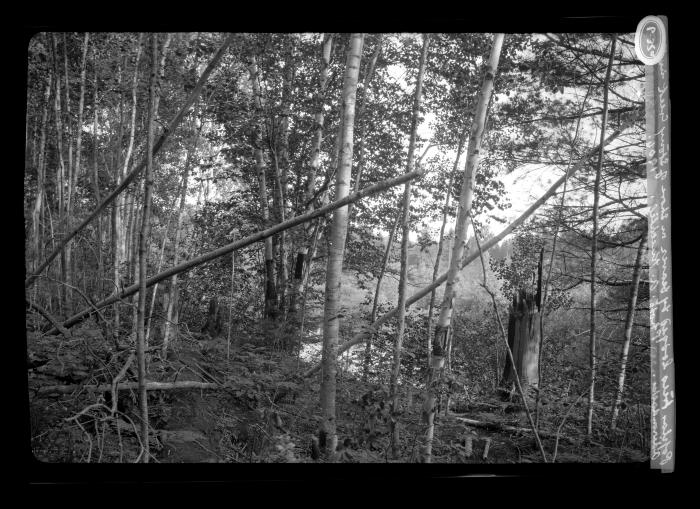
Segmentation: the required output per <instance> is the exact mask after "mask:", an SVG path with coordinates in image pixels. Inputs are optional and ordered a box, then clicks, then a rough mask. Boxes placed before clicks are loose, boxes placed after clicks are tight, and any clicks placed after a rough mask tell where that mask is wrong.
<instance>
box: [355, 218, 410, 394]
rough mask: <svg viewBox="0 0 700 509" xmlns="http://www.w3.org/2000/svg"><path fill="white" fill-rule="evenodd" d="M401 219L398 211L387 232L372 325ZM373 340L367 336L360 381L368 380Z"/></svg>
mask: <svg viewBox="0 0 700 509" xmlns="http://www.w3.org/2000/svg"><path fill="white" fill-rule="evenodd" d="M402 217H403V211H402V210H400V211H399V213H398V214H397V215H396V220H395V221H394V224H393V225H392V227H391V230H390V231H389V238H388V239H387V244H386V249H384V256H383V257H382V266H381V269H380V270H379V276H378V277H377V286H376V287H375V290H374V301H373V302H372V313H371V314H370V322H372V323H374V321H375V320H376V318H377V309H378V308H379V293H380V290H381V288H382V280H383V279H384V274H385V273H386V268H387V266H388V265H389V254H390V253H391V246H392V245H393V243H394V236H395V234H396V228H398V226H399V223H400V222H401V219H402ZM373 339H374V334H369V335H368V336H367V343H366V344H365V358H364V364H363V367H362V381H363V382H367V380H368V378H369V368H370V365H371V363H372V340H373Z"/></svg>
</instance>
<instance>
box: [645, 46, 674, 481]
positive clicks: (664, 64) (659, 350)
mask: <svg viewBox="0 0 700 509" xmlns="http://www.w3.org/2000/svg"><path fill="white" fill-rule="evenodd" d="M646 80H647V81H646V122H647V179H648V184H647V186H648V187H647V193H648V196H649V246H650V250H651V252H650V257H649V292H650V297H649V312H650V319H649V324H650V326H651V348H650V352H651V410H652V419H651V465H652V467H654V468H661V469H662V470H664V471H672V470H673V465H674V445H675V440H674V438H675V437H674V434H675V382H674V362H673V306H672V294H671V187H670V180H671V155H670V143H671V137H670V116H671V115H670V101H669V72H668V54H666V55H664V57H663V59H662V60H661V62H659V63H658V64H656V65H652V66H646Z"/></svg>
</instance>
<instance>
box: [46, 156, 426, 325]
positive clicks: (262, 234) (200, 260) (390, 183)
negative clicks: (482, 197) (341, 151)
mask: <svg viewBox="0 0 700 509" xmlns="http://www.w3.org/2000/svg"><path fill="white" fill-rule="evenodd" d="M422 175H423V170H421V169H417V170H415V171H412V172H410V173H406V174H404V175H401V176H399V177H395V178H393V179H388V180H384V181H382V182H379V183H377V184H374V185H372V186H368V187H366V188H364V189H363V190H361V191H358V192H356V193H352V194H350V195H348V196H346V197H345V198H343V199H341V200H338V201H334V202H333V203H329V204H328V205H326V206H325V207H321V208H318V209H315V210H313V211H311V212H308V213H306V214H301V215H299V216H296V217H293V218H292V219H288V220H287V221H284V222H282V223H278V224H276V225H275V226H272V227H270V228H268V229H267V230H262V231H259V232H257V233H254V234H253V235H249V236H247V237H245V238H243V239H240V240H237V241H235V242H232V243H230V244H227V245H225V246H222V247H220V248H217V249H215V250H213V251H210V252H208V253H205V254H203V255H200V256H198V257H196V258H192V259H191V260H187V261H185V262H183V263H180V264H178V265H175V266H174V267H171V268H169V269H167V270H165V271H163V272H160V273H159V274H156V275H155V276H151V277H150V278H148V279H147V280H146V287H149V286H152V285H154V284H156V283H158V282H159V281H163V280H164V279H168V278H170V277H172V276H173V275H175V274H179V273H181V272H185V271H187V270H190V269H193V268H194V267H197V266H198V265H202V264H204V263H207V262H210V261H212V260H215V259H217V258H219V257H221V256H224V255H227V254H229V253H231V252H232V251H236V250H238V249H242V248H244V247H246V246H249V245H250V244H253V243H255V242H259V241H261V240H264V239H266V238H268V237H271V236H272V235H275V234H277V233H279V232H281V231H284V230H288V229H289V228H293V227H294V226H297V225H300V224H303V223H305V222H307V221H310V220H312V219H315V218H317V217H319V216H322V215H325V214H327V213H328V212H331V211H333V210H335V209H337V208H340V207H343V206H345V205H348V204H350V203H353V202H356V201H357V200H359V199H361V198H364V197H366V196H370V195H373V194H376V193H378V192H380V191H383V190H385V189H387V188H389V187H394V186H397V185H399V184H402V183H404V182H406V181H407V180H411V179H414V178H416V177H420V176H422ZM139 285H140V283H139V282H138V281H137V282H136V283H134V284H133V285H131V286H128V287H127V288H125V289H124V290H122V291H121V292H119V293H117V294H112V295H111V296H110V297H107V298H106V299H104V300H102V301H100V302H98V303H96V304H94V305H93V306H91V307H89V308H86V309H84V310H82V311H80V312H79V313H77V314H75V315H73V316H72V317H70V318H69V319H68V320H66V321H65V322H63V324H62V325H63V327H64V328H66V329H67V328H69V327H72V326H73V325H75V324H77V323H79V322H81V321H83V320H84V319H86V318H87V317H88V316H90V315H91V314H92V313H95V312H96V311H97V310H98V309H101V308H104V307H106V306H109V305H111V304H114V303H115V302H117V301H119V300H122V299H124V298H126V297H128V296H130V295H133V294H135V293H136V292H138V291H139ZM56 332H58V329H56V327H53V328H52V329H50V330H49V331H48V332H47V334H55V333H56Z"/></svg>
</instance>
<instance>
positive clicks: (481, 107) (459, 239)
mask: <svg viewBox="0 0 700 509" xmlns="http://www.w3.org/2000/svg"><path fill="white" fill-rule="evenodd" d="M503 39H504V35H503V34H496V35H495V36H494V40H493V46H492V48H491V56H490V58H489V62H488V66H487V68H486V70H485V74H484V81H483V84H482V87H481V93H480V94H479V100H478V103H477V105H476V111H475V113H474V121H473V124H472V130H471V136H470V139H469V147H468V150H467V162H466V165H465V168H464V182H463V184H462V190H461V193H460V197H459V209H458V212H457V219H456V222H455V240H454V245H453V247H452V253H451V256H450V267H449V270H448V271H447V280H446V283H445V294H444V297H443V301H442V307H441V309H440V316H439V318H438V322H437V325H436V327H435V337H434V339H433V351H432V360H431V368H430V369H431V375H430V381H431V382H430V383H429V384H428V386H427V387H426V389H427V395H426V398H425V401H426V402H427V403H428V405H427V406H426V408H425V411H426V412H428V413H429V414H431V416H429V417H428V418H425V419H424V422H426V423H427V424H428V430H427V432H426V437H427V440H426V442H425V446H424V456H425V460H426V463H429V462H430V458H431V454H432V436H433V430H432V427H433V425H434V419H433V417H432V416H433V415H434V413H435V410H436V407H435V401H436V399H437V397H436V395H435V392H434V391H435V389H434V388H433V387H432V385H433V383H432V381H433V380H437V379H438V378H439V377H440V374H441V372H442V367H443V364H444V356H445V350H446V347H447V338H448V336H449V334H450V328H451V326H452V323H451V320H452V305H453V300H454V294H455V289H456V287H457V283H458V282H459V271H460V270H461V268H462V256H463V254H464V247H465V244H466V242H465V241H466V237H467V226H468V223H467V219H468V217H469V214H470V213H471V206H472V197H473V182H474V174H475V173H476V168H477V166H478V164H479V151H480V149H481V141H482V136H483V133H484V128H485V126H486V114H487V110H488V105H489V102H490V100H491V95H492V94H493V82H494V77H495V73H496V68H497V67H498V60H499V57H500V54H501V47H502V46H503ZM397 309H398V308H397ZM399 311H401V310H399Z"/></svg>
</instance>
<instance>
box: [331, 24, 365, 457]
mask: <svg viewBox="0 0 700 509" xmlns="http://www.w3.org/2000/svg"><path fill="white" fill-rule="evenodd" d="M363 38H364V35H363V34H360V33H354V34H352V35H351V37H350V48H349V51H348V56H347V62H346V66H345V79H344V83H343V133H342V146H341V151H340V157H339V161H338V170H337V174H336V187H335V193H336V194H335V200H336V201H337V200H340V199H342V198H345V197H346V196H348V194H349V193H350V174H351V168H352V150H353V127H354V122H355V97H356V93H357V80H358V75H359V70H360V59H361V56H362V42H363ZM347 214H348V209H347V207H341V208H339V209H336V210H335V211H334V212H333V221H332V223H331V228H330V233H329V242H328V262H327V267H326V293H325V299H326V302H325V305H324V310H323V315H324V316H323V352H322V361H321V362H322V363H323V376H322V381H321V397H320V400H321V409H322V413H323V421H322V424H321V438H323V439H322V440H321V442H322V443H325V444H326V453H327V454H328V455H332V454H334V453H335V447H336V445H337V442H338V437H337V435H336V421H335V392H336V379H335V377H336V371H337V357H338V336H339V331H340V320H339V316H338V313H339V312H340V281H341V273H342V269H343V255H344V252H345V235H346V232H347V227H348V215H347Z"/></svg>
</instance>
